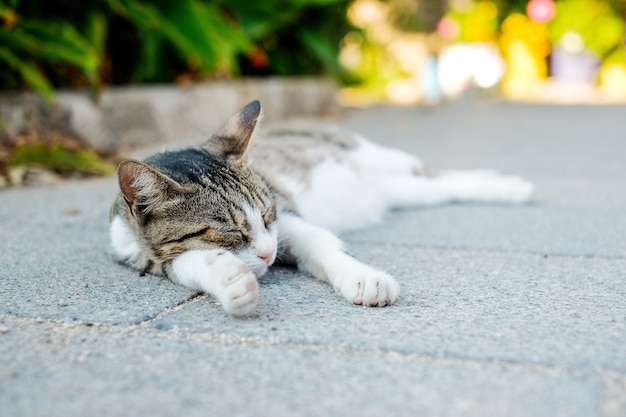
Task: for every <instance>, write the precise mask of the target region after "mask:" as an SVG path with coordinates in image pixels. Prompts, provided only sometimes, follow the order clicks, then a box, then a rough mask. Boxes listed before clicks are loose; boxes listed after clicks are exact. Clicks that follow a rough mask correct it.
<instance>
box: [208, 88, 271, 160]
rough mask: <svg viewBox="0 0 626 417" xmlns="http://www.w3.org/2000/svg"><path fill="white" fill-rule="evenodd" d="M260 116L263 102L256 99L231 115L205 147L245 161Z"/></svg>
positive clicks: (232, 158)
mask: <svg viewBox="0 0 626 417" xmlns="http://www.w3.org/2000/svg"><path fill="white" fill-rule="evenodd" d="M260 117H261V103H260V102H259V101H258V100H254V101H252V102H250V103H249V104H248V105H247V106H246V107H244V108H243V109H241V111H240V112H239V113H237V114H236V115H234V116H233V117H231V118H230V120H228V122H227V123H226V125H224V127H222V128H221V129H220V130H219V131H218V132H217V133H216V134H214V135H213V136H211V138H209V140H207V141H206V142H205V144H204V147H205V148H207V149H208V150H209V151H210V152H211V153H212V154H214V155H219V156H222V157H225V158H227V159H230V160H231V161H233V162H235V163H242V162H244V161H245V158H246V151H247V150H248V147H249V146H250V140H251V139H252V135H253V134H254V130H255V128H256V126H257V123H258V121H259V119H260Z"/></svg>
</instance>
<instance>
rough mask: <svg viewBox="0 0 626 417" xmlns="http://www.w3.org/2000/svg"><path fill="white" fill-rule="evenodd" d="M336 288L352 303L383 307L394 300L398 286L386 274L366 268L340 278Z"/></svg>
mask: <svg viewBox="0 0 626 417" xmlns="http://www.w3.org/2000/svg"><path fill="white" fill-rule="evenodd" d="M337 290H338V291H339V292H340V293H341V294H342V295H343V296H344V297H345V298H346V299H347V300H348V301H350V302H351V303H353V304H357V305H364V306H369V307H384V306H387V305H391V304H393V303H394V302H395V301H396V299H397V298H398V294H399V292H400V286H399V285H398V283H397V282H396V280H395V279H393V278H392V277H391V276H389V275H388V274H386V273H384V272H381V271H377V270H374V269H367V270H364V271H359V272H357V273H355V274H354V275H349V276H347V277H345V278H344V279H342V280H341V283H340V285H339V286H338V288H337Z"/></svg>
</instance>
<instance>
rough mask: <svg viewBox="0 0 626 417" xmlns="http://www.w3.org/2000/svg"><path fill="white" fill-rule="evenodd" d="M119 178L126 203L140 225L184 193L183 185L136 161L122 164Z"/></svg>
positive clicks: (125, 161)
mask: <svg viewBox="0 0 626 417" xmlns="http://www.w3.org/2000/svg"><path fill="white" fill-rule="evenodd" d="M117 177H118V181H119V185H120V190H121V191H122V195H123V196H124V201H126V204H128V208H129V209H130V212H131V214H132V215H133V216H134V217H135V218H136V219H137V220H138V221H139V222H140V223H142V222H144V221H145V220H146V218H147V216H148V215H149V214H150V213H151V212H153V211H154V210H155V209H157V208H158V207H160V206H163V205H165V204H166V203H167V202H168V201H170V200H171V199H172V197H173V196H174V195H175V194H176V193H180V192H184V187H183V186H182V185H180V184H178V183H177V182H176V181H174V180H172V179H171V178H169V177H168V176H166V175H164V174H162V173H161V172H159V171H157V170H156V169H154V168H152V167H151V166H150V165H147V164H145V163H143V162H140V161H137V160H135V159H126V160H124V161H122V162H120V164H119V166H118V168H117Z"/></svg>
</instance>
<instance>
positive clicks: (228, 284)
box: [211, 252, 259, 316]
mask: <svg viewBox="0 0 626 417" xmlns="http://www.w3.org/2000/svg"><path fill="white" fill-rule="evenodd" d="M211 261H212V262H211V263H212V269H213V271H214V273H215V275H216V278H217V279H218V282H217V288H216V289H215V291H214V293H215V294H214V295H215V296H216V297H217V299H218V300H219V301H220V303H221V304H222V307H223V308H224V311H226V313H228V314H230V315H232V316H245V315H248V314H250V313H251V312H252V311H253V310H254V308H255V307H256V305H257V302H258V301H259V283H258V281H257V279H256V276H255V275H254V274H253V273H252V271H251V270H250V268H248V266H247V265H246V264H245V263H244V262H242V261H241V260H239V258H237V257H236V256H234V255H232V254H230V253H228V252H222V253H220V254H219V255H218V256H215V257H214V258H213V259H212V260H211Z"/></svg>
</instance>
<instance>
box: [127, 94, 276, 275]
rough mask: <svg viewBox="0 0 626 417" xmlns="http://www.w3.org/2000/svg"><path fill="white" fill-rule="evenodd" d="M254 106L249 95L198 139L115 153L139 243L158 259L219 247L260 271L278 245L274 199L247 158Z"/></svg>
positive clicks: (256, 105) (257, 106) (255, 114)
mask: <svg viewBox="0 0 626 417" xmlns="http://www.w3.org/2000/svg"><path fill="white" fill-rule="evenodd" d="M260 112H261V105H260V103H259V102H258V101H253V102H252V103H250V104H248V105H247V106H246V107H244V108H243V109H242V110H241V112H239V113H238V114H236V115H235V116H233V117H232V118H231V119H230V120H229V121H228V123H227V124H226V125H225V126H224V127H223V128H222V129H220V130H219V131H218V132H217V133H216V134H214V135H213V136H212V137H211V138H209V139H208V140H207V141H206V142H205V143H204V144H203V145H202V146H200V147H197V148H188V149H183V150H180V151H172V152H164V153H161V154H157V155H154V156H152V157H150V158H148V159H147V160H146V161H145V163H144V162H140V161H136V160H125V161H122V162H121V163H120V165H119V168H118V178H119V185H120V189H121V191H122V195H123V199H124V200H125V202H126V204H127V207H128V213H129V214H130V215H129V216H127V218H128V220H129V221H130V222H134V225H133V227H132V228H133V230H135V232H136V234H138V238H139V241H140V245H142V246H143V248H142V249H143V250H144V251H146V253H148V254H150V256H151V257H152V258H153V259H155V260H157V261H161V262H163V261H167V260H172V259H174V258H175V257H176V256H177V255H179V254H181V253H183V252H185V251H188V250H197V249H217V248H222V249H226V250H228V251H230V252H232V253H234V254H235V255H236V256H237V257H239V258H240V259H241V260H242V261H244V262H245V263H246V264H247V265H248V267H249V268H250V269H251V270H252V271H253V272H254V273H255V274H256V275H257V276H260V275H263V274H264V273H265V272H266V271H267V269H268V267H269V265H271V264H272V263H273V262H274V260H275V258H276V253H277V230H276V225H275V221H276V204H275V201H274V196H273V194H272V192H271V190H270V189H269V188H268V186H267V184H266V182H265V181H264V180H263V179H262V178H261V177H260V176H259V175H258V174H257V173H256V172H254V171H253V170H252V169H250V168H249V166H248V164H247V163H246V153H247V150H248V147H249V146H250V141H251V139H252V136H253V134H254V130H255V128H256V125H257V122H258V120H259V116H260Z"/></svg>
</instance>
